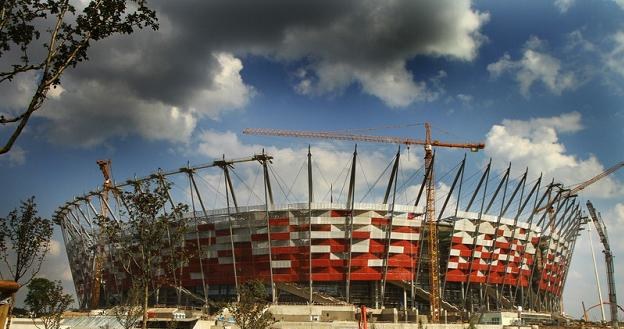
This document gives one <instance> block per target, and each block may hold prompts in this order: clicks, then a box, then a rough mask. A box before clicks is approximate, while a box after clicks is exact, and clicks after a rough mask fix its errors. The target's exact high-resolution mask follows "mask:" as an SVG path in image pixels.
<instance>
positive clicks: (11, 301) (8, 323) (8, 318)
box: [5, 294, 15, 329]
mask: <svg viewBox="0 0 624 329" xmlns="http://www.w3.org/2000/svg"><path fill="white" fill-rule="evenodd" d="M14 306H15V294H13V295H11V298H10V299H9V310H8V311H7V315H6V327H5V329H9V328H10V327H11V315H12V314H13V307H14Z"/></svg>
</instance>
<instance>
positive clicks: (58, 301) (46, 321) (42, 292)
mask: <svg viewBox="0 0 624 329" xmlns="http://www.w3.org/2000/svg"><path fill="white" fill-rule="evenodd" d="M73 302H74V299H73V298H72V296H71V295H69V294H65V293H63V286H62V285H61V281H50V280H48V279H45V278H35V279H33V280H32V281H31V282H30V283H29V284H28V294H27V295H26V300H25V301H24V303H25V304H26V305H27V306H28V308H29V309H30V311H31V312H33V322H35V318H39V319H40V320H41V322H42V323H43V327H44V329H58V328H59V327H60V324H61V320H62V319H63V312H65V311H67V310H68V308H69V305H71V304H72V303H73ZM35 326H36V322H35Z"/></svg>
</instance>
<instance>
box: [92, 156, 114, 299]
mask: <svg viewBox="0 0 624 329" xmlns="http://www.w3.org/2000/svg"><path fill="white" fill-rule="evenodd" d="M97 164H98V166H99V167H100V171H102V175H103V176H104V185H103V190H102V200H100V215H101V216H106V214H107V213H108V209H107V208H106V203H107V202H108V192H109V191H110V190H111V188H112V187H113V182H112V180H111V171H110V165H111V160H110V159H107V160H97ZM102 243H103V242H102V238H101V237H100V236H99V235H98V239H97V241H96V246H95V248H96V249H95V257H94V266H93V281H92V285H91V287H92V288H91V304H90V306H91V309H94V308H98V307H99V303H100V290H101V286H102V265H103V261H104V260H103V259H102V258H103V257H104V256H103V254H104V246H103V245H102Z"/></svg>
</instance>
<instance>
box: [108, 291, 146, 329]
mask: <svg viewBox="0 0 624 329" xmlns="http://www.w3.org/2000/svg"><path fill="white" fill-rule="evenodd" d="M142 292H143V289H142V288H141V287H139V286H137V285H136V284H135V285H132V287H131V288H130V290H128V293H127V295H126V296H124V297H123V298H122V300H121V301H120V302H119V303H118V304H117V305H115V306H114V307H113V308H112V311H113V314H114V315H115V318H116V319H117V322H119V324H120V325H121V326H122V327H123V328H124V329H131V328H134V327H135V326H136V325H137V324H138V323H139V321H141V317H142V316H143V308H142V307H141V296H142Z"/></svg>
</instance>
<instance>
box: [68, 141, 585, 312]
mask: <svg viewBox="0 0 624 329" xmlns="http://www.w3.org/2000/svg"><path fill="white" fill-rule="evenodd" d="M302 158H303V159H304V166H303V168H304V169H305V166H307V168H308V177H307V180H304V182H303V183H301V184H304V185H305V188H304V189H307V190H308V191H309V193H308V197H307V200H306V198H304V199H303V200H299V201H300V202H287V203H278V202H274V197H273V189H272V188H271V185H272V184H273V185H276V183H279V181H280V180H279V179H278V178H277V176H275V172H274V169H272V168H271V161H272V160H273V157H272V156H270V155H268V154H265V153H264V152H263V153H262V154H259V155H253V156H251V157H249V158H245V159H236V160H225V159H224V160H218V161H214V162H213V163H210V164H206V165H202V166H196V167H186V168H181V169H179V170H174V171H170V172H163V171H158V172H157V173H155V174H152V175H150V176H147V177H144V178H140V179H134V180H132V181H129V182H126V183H123V184H115V183H114V182H112V180H111V179H110V177H107V174H110V173H109V172H107V170H108V169H107V168H106V166H105V165H103V164H101V166H102V167H103V168H104V169H105V170H103V172H104V173H105V178H106V179H107V180H106V182H107V183H106V184H105V186H104V188H100V189H98V190H95V191H93V192H90V193H87V194H85V195H82V196H79V197H76V198H75V199H74V200H72V201H71V202H68V203H66V204H65V205H63V206H61V207H60V208H59V209H58V211H57V212H56V219H57V221H58V222H59V223H60V224H61V227H62V231H63V237H64V239H65V245H66V248H67V252H68V258H69V262H70V267H71V271H72V275H73V279H74V284H75V288H76V292H77V294H78V297H79V301H80V306H81V307H82V308H97V307H106V306H110V304H111V303H114V301H115V300H119V299H120V298H121V297H122V296H123V294H124V293H125V292H126V291H127V290H128V288H129V281H128V274H127V273H125V272H124V271H123V270H122V269H121V268H120V267H119V266H116V262H115V261H114V259H115V246H114V244H106V245H104V246H98V241H99V238H98V236H99V235H98V228H97V225H96V224H95V223H94V221H93V218H94V216H98V215H105V214H108V215H110V216H112V217H115V216H117V217H119V218H117V217H115V220H119V221H121V222H123V212H119V211H118V210H116V209H117V208H119V207H121V205H120V204H116V203H119V200H118V198H115V197H113V196H114V195H115V193H112V192H111V190H112V189H113V188H114V189H115V190H124V189H129V188H131V187H132V186H133V184H136V182H140V181H147V180H155V181H161V182H162V181H163V180H164V181H167V182H169V183H170V184H173V185H177V186H185V188H184V193H178V194H177V195H178V196H179V198H182V199H183V200H180V199H176V195H173V196H170V197H169V198H170V199H176V200H175V202H176V203H177V202H181V201H182V202H184V203H187V204H189V205H192V207H190V209H189V211H188V212H185V213H184V215H183V218H181V219H179V220H182V221H184V222H185V223H187V224H188V226H189V227H190V231H188V232H187V233H186V234H185V239H186V240H187V241H188V243H189V246H193V248H196V249H197V252H196V253H193V255H194V256H192V257H191V258H190V259H188V260H186V261H185V262H184V265H183V266H182V267H181V268H180V270H179V271H175V273H174V276H175V278H174V279H175V282H176V284H175V286H174V285H169V286H167V285H157V284H154V289H155V290H157V293H155V294H154V295H153V297H152V299H153V300H152V301H151V302H152V303H153V304H159V305H188V306H198V307H201V306H205V305H209V304H211V303H212V302H215V301H231V300H235V299H236V294H237V287H238V286H239V285H240V284H242V283H243V282H246V281H248V280H252V279H260V280H262V281H263V282H264V283H265V284H266V286H267V290H268V291H270V295H271V298H272V300H273V302H274V303H276V304H320V305H335V304H338V305H366V306H368V307H370V308H376V309H379V308H397V309H411V310H418V311H419V312H420V313H421V314H434V313H437V314H438V315H439V314H441V313H442V312H444V313H445V314H456V315H461V314H466V313H469V312H475V311H479V310H481V309H483V308H487V309H488V310H517V309H518V307H522V309H524V310H527V311H528V310H530V311H535V312H542V313H560V312H561V299H562V294H563V290H564V287H565V283H566V278H567V274H568V269H569V265H570V261H571V258H572V253H573V251H574V246H575V242H576V239H577V237H578V233H579V231H580V230H581V229H582V227H583V225H584V224H585V223H586V219H585V218H584V217H583V216H582V214H581V210H580V207H579V204H578V203H577V202H576V200H575V196H574V195H570V193H566V191H565V190H563V189H562V187H561V185H560V184H554V183H550V182H544V181H542V177H541V176H540V177H539V178H536V179H529V176H528V171H527V172H525V173H524V174H523V175H520V176H518V177H514V178H512V177H510V176H511V174H510V169H507V170H506V171H504V170H503V171H501V172H500V173H499V174H498V175H495V174H494V170H493V168H492V167H491V162H490V164H487V166H485V167H484V168H482V169H481V170H479V171H478V172H476V173H474V174H472V175H470V177H469V178H468V175H467V174H466V175H464V174H465V173H464V168H465V163H466V159H464V160H463V161H462V162H460V163H458V165H457V166H455V167H453V168H452V169H451V170H449V171H448V172H447V173H446V174H445V175H444V176H445V177H448V183H449V184H448V185H449V186H450V188H449V189H448V191H446V193H445V194H442V193H440V195H438V199H437V201H438V202H437V203H438V206H437V207H436V208H435V209H429V208H433V207H434V205H435V203H434V202H430V201H431V200H434V199H433V198H435V194H433V193H434V191H433V190H434V188H433V187H434V186H435V184H432V183H431V182H432V181H433V173H432V171H433V170H431V171H430V170H427V168H421V169H422V170H419V171H417V172H415V173H414V174H413V177H416V178H415V179H417V180H418V181H419V182H418V184H416V187H417V191H418V194H417V195H416V196H414V197H415V199H416V200H415V202H413V203H410V204H399V203H398V202H395V196H396V191H397V188H401V186H403V185H404V184H400V183H398V182H397V181H398V178H397V177H398V174H397V170H396V169H395V170H392V172H391V173H390V174H389V175H386V176H384V177H385V178H384V180H386V182H385V183H382V185H384V186H383V187H382V189H381V190H382V191H385V193H383V196H384V197H383V199H382V200H381V202H379V203H361V202H355V197H354V193H355V191H356V189H355V185H356V182H355V177H356V175H355V171H356V164H357V163H358V162H357V160H356V153H354V157H353V159H352V160H351V159H348V160H350V161H348V162H349V163H350V165H349V166H348V170H347V171H345V175H344V177H345V182H344V185H343V186H346V187H347V188H346V189H347V190H348V191H347V193H345V197H344V198H343V199H341V200H333V198H330V200H328V201H329V202H326V201H322V202H319V201H317V200H315V199H314V198H313V195H314V194H313V193H312V191H313V186H315V185H314V179H315V178H317V177H314V176H313V174H312V173H313V170H312V169H313V166H312V164H311V161H312V160H311V155H310V153H309V151H308V156H307V158H306V157H302ZM389 160H390V162H389V164H388V167H387V168H386V169H389V168H390V167H393V168H398V167H399V164H398V163H399V154H397V156H396V157H395V158H394V159H389ZM306 161H307V164H306ZM429 163H431V164H432V165H431V168H432V167H433V161H431V162H429ZM258 164H260V165H259V166H258ZM235 165H236V168H238V166H242V165H246V166H258V168H259V171H260V172H261V175H260V176H261V177H262V178H261V181H262V182H263V184H262V183H261V184H256V185H260V189H257V190H258V191H261V192H258V193H259V194H261V195H260V198H264V200H265V202H264V203H262V204H240V200H241V199H242V198H241V197H240V196H239V195H238V194H237V192H238V191H236V186H243V185H241V184H238V185H236V184H232V179H231V177H232V176H234V177H238V176H236V175H235V172H234V166H235ZM423 167H427V162H426V164H425V165H424V166H423ZM206 170H216V171H219V172H220V173H221V176H219V177H220V179H222V180H221V182H222V184H223V186H222V187H221V189H225V192H223V190H221V192H220V193H221V195H223V194H225V196H226V199H227V202H228V203H227V204H226V206H225V207H216V208H210V209H208V207H207V206H206V201H205V200H206V197H205V194H206V192H205V191H206V189H202V188H201V186H200V187H198V185H200V184H197V183H196V182H197V181H202V180H203V179H202V178H201V175H202V172H203V171H206ZM349 171H351V175H349V174H348V172H349ZM303 172H305V170H303ZM384 172H385V173H386V172H387V171H384ZM271 173H273V174H274V176H273V178H271V177H272V176H271ZM303 176H305V175H303ZM465 176H466V177H465ZM381 177H382V176H381V175H380V178H381ZM421 179H422V182H420V180H421ZM378 181H380V179H378ZM205 182H207V180H205ZM107 184H108V185H107ZM242 184H244V185H245V186H249V185H252V183H251V182H247V183H242ZM293 184H294V183H293ZM235 185H236V186H235ZM109 192H110V196H109ZM237 196H239V197H238V198H237ZM458 200H459V201H458ZM171 201H172V204H173V202H174V200H171ZM432 230H433V231H434V232H433V233H432V232H431V231H432ZM432 236H433V237H435V239H431V237H432ZM430 241H434V242H435V244H436V246H435V248H434V247H433V246H430V244H431V243H430ZM432 250H435V251H434V252H433V255H434V256H433V257H432ZM98 252H101V253H102V258H101V259H102V264H97V259H98V257H97V255H96V254H97V253H98ZM199 255H201V256H199ZM432 260H433V264H432ZM432 269H439V271H436V272H437V276H436V275H432V273H431V271H432ZM431 280H439V282H438V283H437V284H434V285H432V284H431ZM432 286H437V287H439V294H435V291H434V295H438V296H439V309H435V310H434V309H432V307H431V300H432V294H431V290H432V289H431V287H432Z"/></svg>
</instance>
